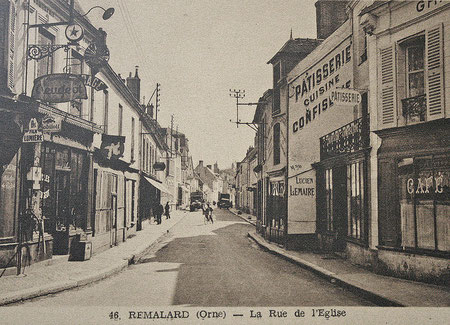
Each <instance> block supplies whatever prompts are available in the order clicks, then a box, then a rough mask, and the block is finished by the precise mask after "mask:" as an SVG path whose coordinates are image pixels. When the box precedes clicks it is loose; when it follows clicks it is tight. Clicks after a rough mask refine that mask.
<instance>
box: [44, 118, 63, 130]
mask: <svg viewBox="0 0 450 325" xmlns="http://www.w3.org/2000/svg"><path fill="white" fill-rule="evenodd" d="M61 123H62V118H60V117H55V116H46V117H44V118H43V119H42V131H44V132H59V131H61Z"/></svg>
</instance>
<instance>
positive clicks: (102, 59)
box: [84, 42, 109, 67]
mask: <svg viewBox="0 0 450 325" xmlns="http://www.w3.org/2000/svg"><path fill="white" fill-rule="evenodd" d="M84 60H85V61H86V63H87V64H88V65H89V66H94V67H96V66H100V65H102V64H104V63H106V62H108V61H109V50H108V48H107V47H106V45H104V44H103V43H98V44H97V43H95V42H94V43H91V44H89V46H88V47H87V48H86V51H84Z"/></svg>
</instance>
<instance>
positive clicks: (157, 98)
mask: <svg viewBox="0 0 450 325" xmlns="http://www.w3.org/2000/svg"><path fill="white" fill-rule="evenodd" d="M160 86H161V84H160V83H156V100H155V120H156V122H158V111H159V100H160V99H159V96H160V93H159V92H160V88H159V87H160Z"/></svg>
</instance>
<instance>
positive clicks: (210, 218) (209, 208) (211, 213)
mask: <svg viewBox="0 0 450 325" xmlns="http://www.w3.org/2000/svg"><path fill="white" fill-rule="evenodd" d="M208 220H209V221H211V223H214V221H213V207H212V205H210V204H209V203H208Z"/></svg>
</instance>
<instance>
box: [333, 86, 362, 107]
mask: <svg viewBox="0 0 450 325" xmlns="http://www.w3.org/2000/svg"><path fill="white" fill-rule="evenodd" d="M330 98H331V100H332V101H333V102H334V103H335V104H340V105H347V106H355V105H358V104H360V103H361V94H360V93H359V92H358V91H356V90H353V89H335V90H333V91H332V92H331V94H330Z"/></svg>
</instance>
